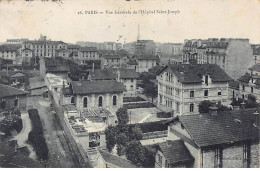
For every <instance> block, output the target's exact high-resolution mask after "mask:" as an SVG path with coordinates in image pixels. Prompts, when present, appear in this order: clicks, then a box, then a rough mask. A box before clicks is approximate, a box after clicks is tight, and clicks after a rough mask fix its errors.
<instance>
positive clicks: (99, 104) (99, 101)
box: [98, 96, 103, 107]
mask: <svg viewBox="0 0 260 171" xmlns="http://www.w3.org/2000/svg"><path fill="white" fill-rule="evenodd" d="M102 106H103V98H102V96H100V97H99V98H98V107H102Z"/></svg>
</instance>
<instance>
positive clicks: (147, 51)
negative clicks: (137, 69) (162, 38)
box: [135, 40, 156, 56]
mask: <svg viewBox="0 0 260 171" xmlns="http://www.w3.org/2000/svg"><path fill="white" fill-rule="evenodd" d="M135 54H137V55H143V54H144V55H149V56H155V54H156V45H155V43H154V41H153V40H137V42H136V43H135Z"/></svg>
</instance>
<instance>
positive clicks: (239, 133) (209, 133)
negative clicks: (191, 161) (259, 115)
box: [179, 109, 260, 147]
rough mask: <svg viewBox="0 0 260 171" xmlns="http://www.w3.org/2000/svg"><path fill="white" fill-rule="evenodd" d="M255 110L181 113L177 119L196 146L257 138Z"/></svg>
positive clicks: (259, 134) (258, 133) (257, 129)
mask: <svg viewBox="0 0 260 171" xmlns="http://www.w3.org/2000/svg"><path fill="white" fill-rule="evenodd" d="M255 111H256V109H244V110H236V111H228V112H221V113H218V114H216V115H211V114H193V115H182V116H179V120H180V122H181V123H182V125H183V126H184V128H185V129H186V130H187V132H188V134H189V135H190V136H191V137H192V139H193V141H194V142H195V144H196V145H197V146H198V147H205V146H213V145H219V144H229V143H233V142H239V141H244V140H256V139H258V140H259V136H260V129H259V128H258V127H256V126H255V125H254V113H255ZM258 112H259V111H258ZM238 121H239V122H238Z"/></svg>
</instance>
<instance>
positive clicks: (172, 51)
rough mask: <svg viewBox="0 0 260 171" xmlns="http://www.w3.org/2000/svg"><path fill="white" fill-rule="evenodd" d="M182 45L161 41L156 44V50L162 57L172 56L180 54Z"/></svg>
mask: <svg viewBox="0 0 260 171" xmlns="http://www.w3.org/2000/svg"><path fill="white" fill-rule="evenodd" d="M182 47H183V44H181V43H163V44H160V45H159V46H158V51H159V52H160V53H161V55H162V57H174V56H176V55H181V54H182Z"/></svg>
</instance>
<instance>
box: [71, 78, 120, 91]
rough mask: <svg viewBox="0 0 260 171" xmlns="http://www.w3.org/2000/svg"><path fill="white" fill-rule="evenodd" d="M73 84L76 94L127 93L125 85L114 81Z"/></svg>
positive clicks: (78, 82) (74, 82)
mask: <svg viewBox="0 0 260 171" xmlns="http://www.w3.org/2000/svg"><path fill="white" fill-rule="evenodd" d="M71 84H72V90H73V93H74V94H96V93H117V92H123V91H125V86H124V84H123V83H121V82H117V81H114V80H100V81H73V82H72V83H71Z"/></svg>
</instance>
